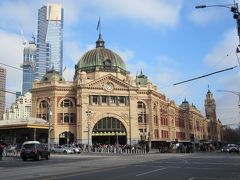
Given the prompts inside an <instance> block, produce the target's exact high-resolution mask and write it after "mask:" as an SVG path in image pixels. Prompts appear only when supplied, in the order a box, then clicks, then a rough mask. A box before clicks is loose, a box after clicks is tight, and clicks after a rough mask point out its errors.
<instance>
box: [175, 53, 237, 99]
mask: <svg viewBox="0 0 240 180" xmlns="http://www.w3.org/2000/svg"><path fill="white" fill-rule="evenodd" d="M234 50H235V49H232V50H231V51H230V53H228V54H226V55H225V56H223V57H222V58H221V59H220V60H219V61H217V63H216V64H215V65H213V66H212V67H210V68H209V69H208V70H207V72H209V71H210V70H211V69H213V68H214V67H216V66H217V65H218V64H220V62H222V61H223V60H225V59H226V58H227V57H229V56H230V55H231V54H232V53H233V52H234ZM207 72H206V73H207ZM196 83H197V82H194V83H192V84H190V85H189V86H187V87H186V88H184V89H183V90H182V91H181V92H180V93H179V94H178V95H177V96H175V97H174V99H173V100H176V99H177V98H178V97H179V96H180V95H181V94H183V93H186V91H189V90H190V88H189V87H193V84H196ZM171 86H174V85H171Z"/></svg>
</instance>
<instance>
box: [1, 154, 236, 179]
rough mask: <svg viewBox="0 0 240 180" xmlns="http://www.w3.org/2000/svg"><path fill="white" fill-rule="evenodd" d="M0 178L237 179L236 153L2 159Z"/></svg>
mask: <svg viewBox="0 0 240 180" xmlns="http://www.w3.org/2000/svg"><path fill="white" fill-rule="evenodd" d="M0 177H1V179H73V180H74V179H76V180H77V179H87V180H120V179H124V180H128V179H138V180H141V179H144V180H146V179H147V180H148V179H150V180H153V179H158V180H159V179H162V180H240V154H228V153H194V154H146V155H116V156H113V155H105V154H80V155H53V156H52V157H51V159H50V160H48V161H46V160H41V161H27V162H23V161H22V160H20V159H16V158H15V159H14V158H13V159H4V160H3V161H2V162H0Z"/></svg>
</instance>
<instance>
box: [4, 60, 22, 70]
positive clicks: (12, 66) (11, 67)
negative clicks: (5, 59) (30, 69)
mask: <svg viewBox="0 0 240 180" xmlns="http://www.w3.org/2000/svg"><path fill="white" fill-rule="evenodd" d="M0 64H2V65H4V66H7V67H11V68H13V69H17V70H19V71H23V70H22V69H21V68H17V67H14V66H11V65H8V64H4V63H1V62H0Z"/></svg>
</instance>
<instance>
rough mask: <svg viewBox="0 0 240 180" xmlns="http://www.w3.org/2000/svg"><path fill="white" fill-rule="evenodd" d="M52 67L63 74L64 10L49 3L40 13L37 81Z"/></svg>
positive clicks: (36, 67)
mask: <svg viewBox="0 0 240 180" xmlns="http://www.w3.org/2000/svg"><path fill="white" fill-rule="evenodd" d="M52 67H54V69H55V70H56V71H58V72H59V73H60V74H62V69H63V8H62V5H61V4H50V3H49V4H47V5H46V6H43V7H42V8H40V9H39V11H38V30H37V53H36V62H35V79H41V78H42V76H43V75H45V74H46V71H47V70H49V69H51V68H52Z"/></svg>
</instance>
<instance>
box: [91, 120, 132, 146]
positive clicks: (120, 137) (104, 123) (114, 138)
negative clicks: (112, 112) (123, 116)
mask: <svg viewBox="0 0 240 180" xmlns="http://www.w3.org/2000/svg"><path fill="white" fill-rule="evenodd" d="M92 143H93V144H96V143H100V144H112V145H114V144H126V143H127V132H126V129H125V127H124V125H123V123H122V122H121V121H119V120H118V119H116V118H114V117H105V118H103V119H101V120H100V121H98V122H97V123H96V124H95V126H94V128H93V131H92Z"/></svg>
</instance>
